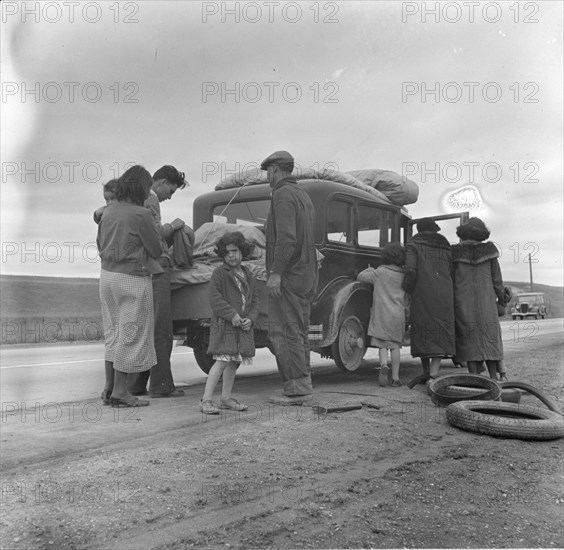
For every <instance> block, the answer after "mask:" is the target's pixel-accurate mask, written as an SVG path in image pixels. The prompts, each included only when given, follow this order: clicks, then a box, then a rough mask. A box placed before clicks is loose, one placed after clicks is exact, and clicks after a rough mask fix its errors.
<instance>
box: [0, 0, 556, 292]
mask: <svg viewBox="0 0 564 550" xmlns="http://www.w3.org/2000/svg"><path fill="white" fill-rule="evenodd" d="M69 4H71V5H69ZM72 4H73V3H72V2H71V3H69V2H61V3H56V2H47V3H43V4H39V3H37V2H29V3H27V4H26V3H24V2H6V1H4V2H2V10H3V12H2V17H3V23H2V186H1V194H2V196H1V199H2V201H1V208H2V211H1V214H2V218H1V223H2V225H1V229H2V256H3V257H2V272H3V273H9V274H35V275H53V276H85V277H92V276H94V277H96V276H98V274H99V269H100V265H99V262H98V260H97V257H96V256H97V255H96V250H95V246H94V244H93V243H94V241H95V237H96V226H95V225H94V223H93V222H92V211H93V210H94V209H95V208H96V207H98V206H100V205H101V204H102V203H103V200H102V190H101V188H102V184H103V183H104V182H105V181H107V180H108V179H110V178H112V177H114V176H116V175H119V173H121V172H122V171H123V167H124V166H125V165H126V164H127V163H131V162H135V163H140V164H143V165H144V166H145V167H146V168H147V169H148V170H149V171H150V172H154V171H155V170H156V169H157V168H158V167H160V166H161V165H163V164H174V165H175V166H176V167H177V168H179V169H180V170H182V171H184V172H186V177H187V179H188V180H189V181H190V182H191V187H190V188H187V189H184V190H182V191H179V192H178V193H177V195H175V197H174V198H173V199H172V200H171V201H169V202H167V203H165V204H163V205H162V214H163V219H164V221H170V220H172V219H173V218H175V217H181V218H183V219H184V220H185V221H186V222H187V223H191V220H192V202H193V199H194V197H196V196H197V195H199V194H201V193H205V192H207V191H211V190H212V189H213V186H214V185H215V184H216V183H217V182H218V181H219V180H220V179H221V178H222V177H223V176H224V175H226V174H229V173H230V171H233V170H234V169H236V168H237V167H239V166H240V167H242V166H245V165H252V164H253V163H259V162H260V161H261V160H262V159H263V158H264V157H266V156H267V155H268V154H270V153H271V152H273V151H274V150H278V149H287V150H288V151H290V152H291V153H292V154H293V155H294V156H295V158H296V161H297V163H298V164H299V165H300V166H301V167H304V168H307V167H317V166H321V167H322V166H325V165H328V166H329V167H335V168H339V169H340V170H343V171H347V170H354V169H358V168H382V169H389V170H393V171H395V172H398V173H404V174H405V175H407V176H408V177H410V178H411V179H413V180H414V181H416V182H417V183H418V184H419V185H420V197H419V201H418V202H417V203H416V204H414V205H411V206H409V207H408V210H409V212H410V214H411V215H412V216H414V217H421V216H427V215H433V214H446V213H450V212H453V211H456V209H457V208H459V207H460V204H461V201H460V200H457V198H458V199H460V196H461V195H460V193H459V194H458V195H457V194H456V193H457V192H459V191H460V190H462V191H465V193H466V195H464V196H468V193H479V195H480V197H481V205H480V206H479V207H478V208H477V209H476V210H474V211H473V214H474V215H478V216H480V217H482V218H483V219H484V221H485V222H486V224H487V225H488V226H489V227H490V229H491V231H492V235H491V239H492V240H493V241H495V242H496V243H497V244H498V246H499V248H500V249H501V252H502V258H501V267H502V271H503V275H504V278H505V279H507V280H521V281H527V280H528V277H529V270H528V265H527V263H524V261H523V260H524V259H525V258H526V255H527V254H528V253H529V252H530V253H532V255H533V261H535V260H538V262H537V263H535V264H534V266H533V267H534V274H535V281H536V282H539V283H545V284H552V285H562V260H563V252H562V251H563V242H562V241H563V239H562V236H563V219H562V213H563V204H562V202H563V155H562V150H563V135H562V132H563V117H562V105H563V103H564V101H563V86H562V79H563V74H562V67H563V44H562V20H563V4H562V3H561V2H528V3H520V4H517V3H516V2H481V3H479V4H478V3H468V2H458V3H456V2H447V3H440V4H439V3H438V2H381V1H365V2H299V3H296V2H289V3H288V2H244V1H243V2H237V3H235V2H166V1H164V2H163V1H160V2H121V3H119V4H117V3H115V2H87V3H84V2H81V3H80V4H79V5H77V6H74V5H72ZM474 4H476V5H474ZM436 5H437V6H439V9H438V11H436V12H434V13H433V12H432V11H431V10H434V9H435V6H436ZM38 6H39V7H38ZM463 202H464V201H462V203H463ZM65 243H66V244H65Z"/></svg>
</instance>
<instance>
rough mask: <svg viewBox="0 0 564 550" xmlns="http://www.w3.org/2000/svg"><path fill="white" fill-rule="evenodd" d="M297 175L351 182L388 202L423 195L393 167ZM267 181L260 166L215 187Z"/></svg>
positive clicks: (400, 203)
mask: <svg viewBox="0 0 564 550" xmlns="http://www.w3.org/2000/svg"><path fill="white" fill-rule="evenodd" d="M293 175H294V176H295V177H296V178H297V179H298V180H305V179H307V180H311V179H313V180H326V181H334V182H337V183H343V184H345V185H350V186H351V187H356V188H357V189H362V190H363V191H366V192H367V193H370V194H371V195H374V196H376V197H378V198H379V199H381V200H382V201H383V202H385V203H388V204H394V205H396V206H404V205H406V204H413V203H414V202H416V201H417V198H418V197H419V187H418V185H417V184H416V183H415V182H414V181H412V180H410V179H407V178H405V177H403V176H400V175H399V174H396V172H392V171H391V170H381V169H379V168H370V169H364V170H353V171H350V172H340V171H339V170H329V169H325V168H324V169H320V170H316V169H307V170H301V169H299V168H297V169H295V170H294V172H293ZM263 183H268V179H267V177H266V172H264V171H261V170H260V169H258V168H252V169H249V170H245V171H242V172H238V173H235V174H232V175H230V176H228V177H227V178H225V179H223V180H221V181H220V182H219V183H218V184H217V185H216V186H215V190H216V191H219V190H221V189H232V188H235V187H242V186H243V185H256V184H263Z"/></svg>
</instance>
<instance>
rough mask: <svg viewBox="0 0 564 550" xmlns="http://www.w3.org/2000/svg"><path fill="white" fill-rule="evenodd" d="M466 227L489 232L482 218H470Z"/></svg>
mask: <svg viewBox="0 0 564 550" xmlns="http://www.w3.org/2000/svg"><path fill="white" fill-rule="evenodd" d="M464 225H465V226H467V227H475V228H476V229H479V230H480V231H484V232H486V231H488V228H487V227H486V224H485V223H484V222H483V221H482V220H481V219H480V218H468V220H467V221H466V223H465V224H464Z"/></svg>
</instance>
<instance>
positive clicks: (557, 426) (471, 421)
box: [446, 401, 564, 441]
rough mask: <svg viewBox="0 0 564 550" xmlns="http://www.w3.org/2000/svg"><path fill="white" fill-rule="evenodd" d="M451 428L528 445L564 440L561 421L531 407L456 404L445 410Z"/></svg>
mask: <svg viewBox="0 0 564 550" xmlns="http://www.w3.org/2000/svg"><path fill="white" fill-rule="evenodd" d="M446 417H447V420H448V422H449V423H450V424H452V425H453V426H456V427H457V428H461V429H463V430H467V431H469V432H475V433H480V434H486V435H491V436H494V437H508V438H515V439H525V440H531V441H542V440H551V439H558V438H560V437H564V417H562V416H560V415H559V414H558V413H555V412H553V411H549V410H546V409H540V408H538V407H531V406H530V405H525V406H523V405H517V404H514V403H500V402H497V401H458V402H457V403H452V404H451V405H449V406H448V407H447V408H446Z"/></svg>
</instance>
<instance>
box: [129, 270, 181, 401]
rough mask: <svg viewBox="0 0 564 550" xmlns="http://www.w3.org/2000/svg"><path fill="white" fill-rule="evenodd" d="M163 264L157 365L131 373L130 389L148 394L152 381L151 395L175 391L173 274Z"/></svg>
mask: <svg viewBox="0 0 564 550" xmlns="http://www.w3.org/2000/svg"><path fill="white" fill-rule="evenodd" d="M163 267H164V269H165V272H164V273H159V274H158V275H153V309H154V315H155V352H156V354H157V364H156V365H155V366H153V367H151V370H150V371H145V372H139V373H135V374H131V375H129V376H128V377H127V386H128V388H127V389H128V390H129V391H130V392H131V393H137V394H141V393H144V392H145V391H146V389H147V380H149V394H150V395H151V396H155V395H168V394H169V393H172V392H173V391H174V380H173V378H172V372H171V370H170V354H171V352H172V311H171V292H170V273H169V271H168V269H167V267H165V266H163ZM149 376H150V378H149Z"/></svg>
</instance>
